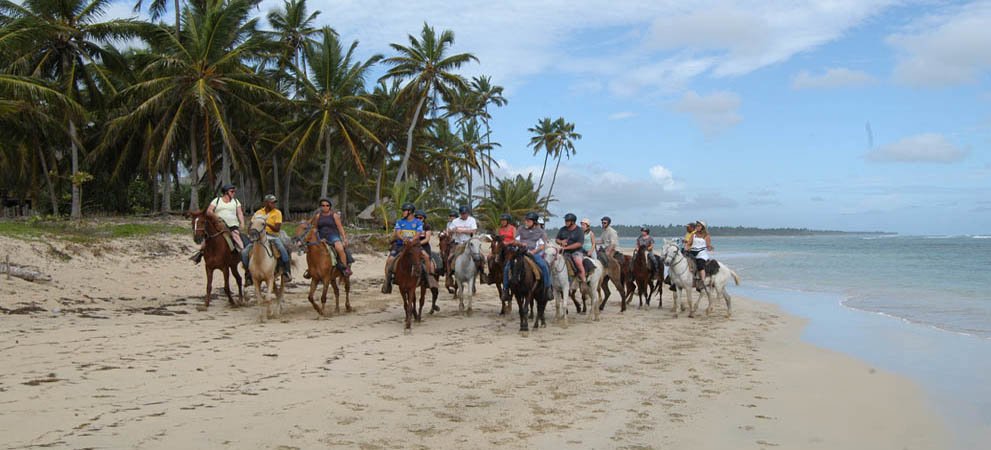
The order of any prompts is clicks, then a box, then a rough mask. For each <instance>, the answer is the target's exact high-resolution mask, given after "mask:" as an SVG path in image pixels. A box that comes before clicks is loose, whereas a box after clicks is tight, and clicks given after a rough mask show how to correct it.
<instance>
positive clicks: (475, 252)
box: [467, 238, 485, 264]
mask: <svg viewBox="0 0 991 450" xmlns="http://www.w3.org/2000/svg"><path fill="white" fill-rule="evenodd" d="M467 251H468V254H469V255H470V256H471V259H472V260H473V261H475V263H476V264H481V263H482V261H483V260H484V259H485V257H484V256H482V239H481V238H472V239H470V240H468V250H467Z"/></svg>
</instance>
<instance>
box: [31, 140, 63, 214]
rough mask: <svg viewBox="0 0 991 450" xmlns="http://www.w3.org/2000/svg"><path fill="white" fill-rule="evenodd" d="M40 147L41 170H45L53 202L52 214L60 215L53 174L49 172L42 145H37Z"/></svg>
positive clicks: (49, 193)
mask: <svg viewBox="0 0 991 450" xmlns="http://www.w3.org/2000/svg"><path fill="white" fill-rule="evenodd" d="M35 148H37V149H38V159H40V160H41V170H43V171H45V184H47V185H48V198H49V200H50V201H51V202H52V215H54V216H56V217H58V196H57V195H55V185H54V184H52V174H51V173H49V172H48V161H47V160H46V159H45V153H44V152H42V151H41V145H35Z"/></svg>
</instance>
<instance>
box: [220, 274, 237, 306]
mask: <svg viewBox="0 0 991 450" xmlns="http://www.w3.org/2000/svg"><path fill="white" fill-rule="evenodd" d="M220 271H221V272H223V274H224V294H227V304H229V305H231V307H234V306H237V304H236V303H234V297H233V296H232V295H231V269H230V267H224V268H223V269H220Z"/></svg>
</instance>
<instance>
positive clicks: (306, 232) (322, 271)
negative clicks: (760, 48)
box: [295, 221, 351, 316]
mask: <svg viewBox="0 0 991 450" xmlns="http://www.w3.org/2000/svg"><path fill="white" fill-rule="evenodd" d="M295 237H296V239H297V242H299V241H302V242H303V245H305V246H306V265H307V271H309V273H310V294H309V296H307V299H308V300H310V304H311V305H313V309H315V310H316V311H317V314H320V315H321V316H323V315H326V306H327V287H328V286H333V287H334V302H335V304H334V313H335V314H336V313H340V312H341V291H340V289H338V287H337V283H338V281H340V282H341V284H343V285H344V310H345V311H347V312H351V277H348V276H347V275H345V274H344V273H343V272H341V271H340V270H337V267H334V264H332V263H331V253H330V252H331V250H329V249H328V247H327V244H325V243H324V242H323V241H321V240H320V238H319V237H318V236H317V227H315V226H314V225H313V222H312V221H307V222H303V223H301V224H299V225H298V226H297V227H296V233H295ZM320 284H323V293H322V294H321V295H320V305H317V302H316V299H315V298H313V294H314V293H316V291H317V286H319V285H320Z"/></svg>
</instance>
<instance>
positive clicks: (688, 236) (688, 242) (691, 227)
mask: <svg viewBox="0 0 991 450" xmlns="http://www.w3.org/2000/svg"><path fill="white" fill-rule="evenodd" d="M694 236H695V222H692V223H689V224H687V225H685V237H684V238H683V239H682V240H681V247H682V250H684V252H685V253H688V250H689V249H690V248H691V247H692V237H694Z"/></svg>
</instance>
